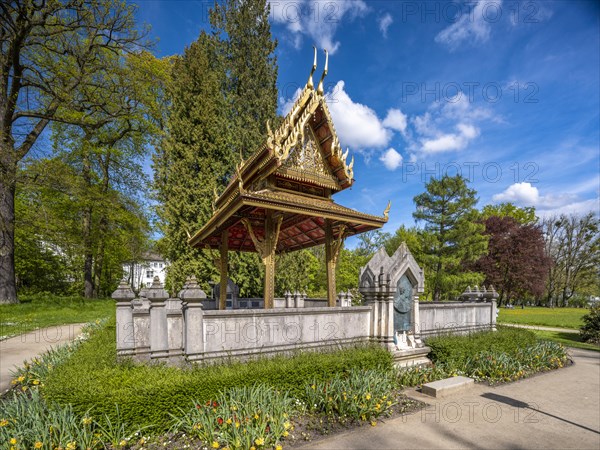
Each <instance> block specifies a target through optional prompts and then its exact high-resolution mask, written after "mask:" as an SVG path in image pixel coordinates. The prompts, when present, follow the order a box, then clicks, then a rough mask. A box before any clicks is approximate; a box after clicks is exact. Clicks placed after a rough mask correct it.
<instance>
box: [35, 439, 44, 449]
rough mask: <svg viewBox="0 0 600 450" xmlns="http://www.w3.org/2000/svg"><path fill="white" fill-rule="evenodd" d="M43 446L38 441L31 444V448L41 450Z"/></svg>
mask: <svg viewBox="0 0 600 450" xmlns="http://www.w3.org/2000/svg"><path fill="white" fill-rule="evenodd" d="M43 445H44V444H42V443H41V442H40V441H37V442H36V443H35V444H33V448H42V446H43Z"/></svg>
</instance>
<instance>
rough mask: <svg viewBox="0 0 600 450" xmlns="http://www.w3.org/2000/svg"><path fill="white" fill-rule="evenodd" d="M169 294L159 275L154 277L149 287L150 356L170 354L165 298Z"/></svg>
mask: <svg viewBox="0 0 600 450" xmlns="http://www.w3.org/2000/svg"><path fill="white" fill-rule="evenodd" d="M167 298H169V294H168V293H167V291H166V290H165V288H164V287H163V285H162V283H161V282H160V280H159V279H158V277H154V281H153V282H152V286H150V288H149V289H148V300H150V358H152V359H155V358H166V357H167V356H168V355H169V342H168V331H167V330H168V328H167V311H166V308H165V300H166V299H167Z"/></svg>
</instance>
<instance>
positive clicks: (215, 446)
mask: <svg viewBox="0 0 600 450" xmlns="http://www.w3.org/2000/svg"><path fill="white" fill-rule="evenodd" d="M211 447H212V448H219V447H220V445H219V443H218V442H217V441H213V443H212V445H211Z"/></svg>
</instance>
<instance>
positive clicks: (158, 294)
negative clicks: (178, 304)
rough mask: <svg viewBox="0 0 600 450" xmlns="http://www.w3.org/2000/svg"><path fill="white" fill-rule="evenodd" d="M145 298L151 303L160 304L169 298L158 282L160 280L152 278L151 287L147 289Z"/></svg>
mask: <svg viewBox="0 0 600 450" xmlns="http://www.w3.org/2000/svg"><path fill="white" fill-rule="evenodd" d="M147 298H148V299H149V300H151V301H153V302H160V301H163V300H166V299H168V298H169V293H168V292H167V291H166V290H165V288H164V286H163V284H162V283H161V282H160V278H158V277H154V280H153V281H152V286H150V287H149V288H148V296H147Z"/></svg>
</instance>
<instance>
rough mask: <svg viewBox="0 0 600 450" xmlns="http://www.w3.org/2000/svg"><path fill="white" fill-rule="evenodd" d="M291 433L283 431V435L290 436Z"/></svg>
mask: <svg viewBox="0 0 600 450" xmlns="http://www.w3.org/2000/svg"><path fill="white" fill-rule="evenodd" d="M289 434H290V433H288V432H287V431H284V432H283V433H282V436H283V437H288V436H289Z"/></svg>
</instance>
